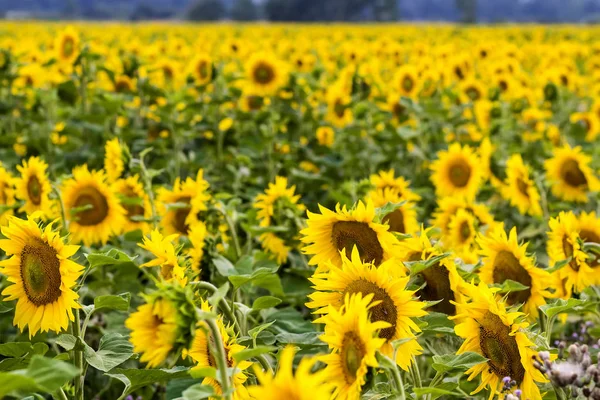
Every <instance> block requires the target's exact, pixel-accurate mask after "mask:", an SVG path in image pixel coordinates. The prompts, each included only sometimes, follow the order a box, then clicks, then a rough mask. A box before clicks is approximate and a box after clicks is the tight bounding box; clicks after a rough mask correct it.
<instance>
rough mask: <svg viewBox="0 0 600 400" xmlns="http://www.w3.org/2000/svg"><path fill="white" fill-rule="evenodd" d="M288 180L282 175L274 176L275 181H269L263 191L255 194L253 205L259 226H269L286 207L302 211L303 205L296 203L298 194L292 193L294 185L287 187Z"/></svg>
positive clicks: (298, 197)
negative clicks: (256, 212)
mask: <svg viewBox="0 0 600 400" xmlns="http://www.w3.org/2000/svg"><path fill="white" fill-rule="evenodd" d="M287 185H288V181H287V178H286V177H284V176H277V177H275V183H269V187H268V188H267V189H266V190H265V192H264V193H262V194H259V195H258V196H256V201H255V202H254V205H253V207H254V208H256V209H257V210H258V216H257V217H258V219H259V220H260V226H264V227H266V226H270V225H271V221H272V219H273V218H274V217H276V216H278V215H281V213H282V212H283V210H285V209H286V208H292V209H295V210H298V211H303V210H304V206H303V205H301V204H298V200H300V195H298V194H294V192H295V191H296V186H294V185H292V186H290V187H289V188H288V187H287Z"/></svg>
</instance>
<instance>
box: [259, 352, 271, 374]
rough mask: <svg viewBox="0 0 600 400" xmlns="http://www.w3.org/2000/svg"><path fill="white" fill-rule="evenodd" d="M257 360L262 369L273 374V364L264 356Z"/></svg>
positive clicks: (260, 355)
mask: <svg viewBox="0 0 600 400" xmlns="http://www.w3.org/2000/svg"><path fill="white" fill-rule="evenodd" d="M255 358H256V359H257V360H258V362H259V363H260V365H261V367H263V369H264V370H265V371H269V373H270V374H273V368H271V364H270V363H269V361H268V360H267V358H266V357H265V356H264V355H262V354H259V355H257V356H256V357H255Z"/></svg>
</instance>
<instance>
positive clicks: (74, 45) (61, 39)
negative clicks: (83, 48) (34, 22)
mask: <svg viewBox="0 0 600 400" xmlns="http://www.w3.org/2000/svg"><path fill="white" fill-rule="evenodd" d="M79 43H80V39H79V34H78V33H77V31H76V30H75V29H73V27H71V26H68V27H67V28H65V29H64V30H63V31H62V32H60V33H59V34H58V36H57V37H56V40H55V42H54V49H55V51H56V52H57V57H56V58H58V60H59V61H62V62H64V63H69V64H72V63H73V62H74V61H75V60H76V59H77V57H78V56H79Z"/></svg>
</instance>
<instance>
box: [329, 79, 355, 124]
mask: <svg viewBox="0 0 600 400" xmlns="http://www.w3.org/2000/svg"><path fill="white" fill-rule="evenodd" d="M326 100H327V116H326V119H327V121H329V122H331V124H333V126H335V127H337V128H343V127H345V126H347V125H349V124H351V123H352V121H353V120H354V116H353V114H352V109H351V107H350V103H351V101H352V98H351V96H350V94H349V91H348V89H347V88H346V87H344V85H343V84H342V83H341V82H337V83H336V84H334V85H333V86H332V87H330V88H329V89H328V91H327V98H326Z"/></svg>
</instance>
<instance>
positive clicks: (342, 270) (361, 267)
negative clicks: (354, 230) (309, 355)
mask: <svg viewBox="0 0 600 400" xmlns="http://www.w3.org/2000/svg"><path fill="white" fill-rule="evenodd" d="M340 257H341V260H342V264H341V266H340V267H337V266H336V265H334V264H332V263H326V264H329V265H327V267H328V268H325V269H326V270H327V272H320V271H317V272H316V273H315V274H314V275H313V277H312V278H310V281H311V282H312V283H313V284H314V286H313V288H314V289H315V290H316V291H315V292H313V293H312V294H310V295H308V297H309V299H310V300H311V301H309V302H308V303H306V306H307V307H309V308H314V309H316V310H315V313H318V314H327V313H328V312H329V311H330V309H331V307H333V308H335V309H339V308H340V307H341V306H342V305H343V304H344V297H345V296H346V295H348V294H354V293H361V294H362V295H363V296H365V297H366V296H368V295H373V296H374V297H373V298H372V301H378V302H380V303H378V304H377V305H375V306H374V307H372V308H371V320H372V321H385V322H387V323H389V324H390V326H389V327H388V328H384V329H382V330H380V331H379V337H380V338H383V339H385V340H386V342H385V344H384V345H383V346H382V348H381V351H382V352H383V353H384V354H386V355H389V356H392V354H393V353H394V350H393V348H392V344H391V343H392V342H393V341H394V340H398V339H403V338H408V339H410V338H412V340H409V341H408V342H406V343H404V344H402V345H401V346H400V347H399V349H398V352H397V356H396V362H397V363H398V365H399V366H400V367H401V368H403V369H407V368H408V366H409V365H410V363H411V360H412V357H413V356H414V355H418V354H421V351H422V348H421V346H420V345H419V344H418V343H417V341H416V339H415V332H420V329H419V327H418V326H417V325H416V324H415V322H414V321H413V318H416V317H421V316H423V315H426V314H427V312H425V311H424V308H425V303H423V302H421V301H418V300H415V299H413V295H414V294H415V292H414V291H409V290H406V285H407V284H408V280H409V277H406V276H400V274H399V271H398V269H399V267H401V266H400V265H398V264H397V263H396V262H395V261H394V260H389V261H386V262H384V263H383V264H381V265H380V266H379V267H377V266H375V265H374V264H370V263H364V262H363V261H362V260H361V257H360V255H359V252H358V249H357V248H356V246H355V247H354V248H353V250H352V254H351V258H350V259H349V258H348V257H347V256H346V254H345V253H344V252H340Z"/></svg>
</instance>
